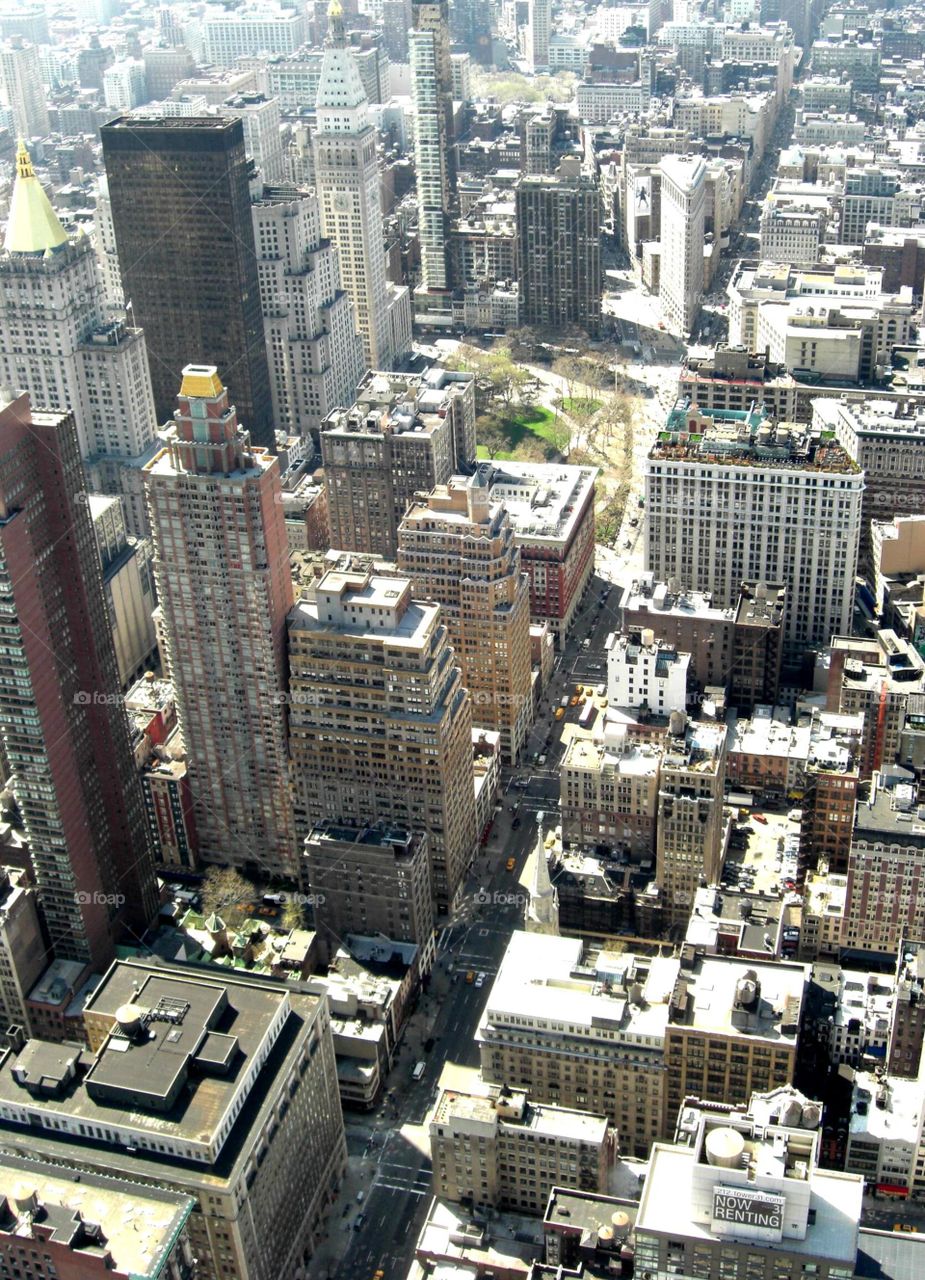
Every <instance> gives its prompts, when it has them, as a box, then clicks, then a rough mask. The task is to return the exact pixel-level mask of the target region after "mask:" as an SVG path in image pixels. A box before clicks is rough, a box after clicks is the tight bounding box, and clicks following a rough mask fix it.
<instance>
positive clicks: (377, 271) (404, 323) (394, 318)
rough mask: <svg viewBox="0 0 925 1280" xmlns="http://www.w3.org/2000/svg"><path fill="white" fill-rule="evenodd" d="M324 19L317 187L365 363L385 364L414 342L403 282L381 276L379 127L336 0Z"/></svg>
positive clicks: (392, 362)
mask: <svg viewBox="0 0 925 1280" xmlns="http://www.w3.org/2000/svg"><path fill="white" fill-rule="evenodd" d="M328 20H329V24H328V44H327V47H326V49H325V51H324V61H323V63H322V67H321V81H320V83H319V85H318V99H317V103H316V109H317V130H316V133H315V189H316V191H317V192H318V198H319V200H320V202H321V223H322V227H323V229H324V234H325V235H326V236H328V237H329V238H330V239H331V240H332V241H333V242H334V245H335V246H336V248H337V254H338V258H339V260H340V273H341V279H342V281H343V285H344V288H345V289H346V290H347V293H348V294H349V295H350V299H351V301H352V302H353V306H354V310H355V312H356V321H357V327H358V329H359V331H360V336H361V337H362V339H363V355H364V359H365V362H366V367H367V368H368V369H390V368H394V367H395V365H396V364H397V363H398V362H400V361H401V360H402V359H403V357H404V356H405V355H406V354H407V352H408V351H409V350H410V347H411V303H410V299H409V297H408V291H407V289H399V288H397V287H396V286H394V285H390V284H389V283H388V281H387V280H386V275H385V237H384V234H383V228H382V201H381V198H380V193H379V166H378V163H377V161H376V130H375V128H374V127H373V124H372V122H371V120H370V116H369V103H368V101H367V97H366V90H365V89H364V88H363V82H362V80H361V79H360V72H359V69H358V67H357V64H356V60H355V59H354V57H353V56H352V54H351V53H350V51H349V50H348V49H347V47H346V45H347V41H346V37H345V35H344V24H343V13H342V10H341V7H340V4H339V2H338V0H332V3H331V6H330V8H329V10H328Z"/></svg>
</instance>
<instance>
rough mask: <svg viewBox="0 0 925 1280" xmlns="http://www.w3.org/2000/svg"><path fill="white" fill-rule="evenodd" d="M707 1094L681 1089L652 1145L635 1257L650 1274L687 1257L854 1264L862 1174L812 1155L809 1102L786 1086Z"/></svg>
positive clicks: (711, 1269) (842, 1273)
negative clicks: (671, 1120)
mask: <svg viewBox="0 0 925 1280" xmlns="http://www.w3.org/2000/svg"><path fill="white" fill-rule="evenodd" d="M709 1096H710V1102H709V1104H706V1103H704V1104H701V1103H700V1102H699V1101H698V1095H693V1096H691V1097H689V1098H688V1099H686V1100H685V1104H684V1109H683V1111H682V1113H681V1115H680V1117H679V1122H678V1130H677V1134H676V1137H675V1142H674V1144H673V1145H669V1144H667V1143H658V1144H656V1146H655V1148H654V1149H653V1151H652V1155H651V1159H650V1165H649V1173H648V1176H647V1178H646V1184H645V1188H644V1189H643V1193H642V1198H641V1201H640V1205H639V1210H638V1213H637V1215H636V1232H635V1258H636V1266H637V1267H640V1268H645V1269H646V1270H647V1271H649V1272H650V1273H651V1275H652V1276H653V1278H655V1277H657V1278H658V1280H667V1277H668V1276H669V1275H671V1274H673V1273H675V1272H676V1270H677V1272H678V1273H682V1274H686V1275H689V1274H691V1270H692V1268H693V1267H694V1266H695V1265H699V1266H700V1267H702V1268H703V1272H704V1275H707V1276H710V1277H711V1280H712V1278H713V1277H718V1276H719V1275H720V1274H723V1275H728V1276H729V1277H730V1280H745V1277H746V1276H749V1277H753V1278H754V1280H772V1277H775V1278H777V1280H800V1277H802V1276H804V1275H807V1274H812V1275H818V1276H820V1277H824V1280H851V1277H852V1276H854V1275H856V1274H864V1271H863V1270H862V1271H860V1272H859V1271H857V1270H856V1267H859V1266H860V1265H861V1263H860V1259H861V1257H862V1256H863V1255H862V1254H859V1244H860V1243H861V1240H860V1237H861V1236H863V1235H864V1234H865V1233H863V1232H859V1230H858V1221H859V1219H860V1215H861V1201H862V1196H863V1192H864V1180H863V1178H860V1177H857V1176H851V1175H846V1174H844V1173H835V1172H830V1171H828V1170H822V1169H820V1168H819V1167H818V1166H819V1157H820V1133H819V1122H820V1119H821V1116H820V1111H819V1107H818V1105H817V1104H815V1103H811V1102H808V1101H807V1100H806V1099H804V1098H803V1097H802V1095H800V1094H798V1093H796V1092H795V1091H794V1090H792V1089H774V1090H773V1091H771V1092H770V1094H769V1095H768V1096H767V1097H764V1098H761V1097H755V1098H752V1099H751V1100H749V1098H745V1099H744V1100H743V1101H744V1104H745V1105H741V1106H738V1105H737V1106H734V1107H733V1106H728V1105H727V1106H717V1105H716V1102H715V1100H714V1098H713V1095H712V1094H711V1095H709ZM871 1234H872V1235H874V1236H875V1235H876V1233H871ZM695 1256H696V1258H697V1259H698V1260H699V1261H698V1264H695V1262H694V1258H695Z"/></svg>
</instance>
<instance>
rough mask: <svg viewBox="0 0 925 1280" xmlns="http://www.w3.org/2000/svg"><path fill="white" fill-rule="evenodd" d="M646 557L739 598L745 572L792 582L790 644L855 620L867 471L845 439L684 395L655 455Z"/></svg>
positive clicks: (666, 573) (651, 564)
mask: <svg viewBox="0 0 925 1280" xmlns="http://www.w3.org/2000/svg"><path fill="white" fill-rule="evenodd" d="M645 487H646V509H647V512H648V518H647V519H646V522H645V563H646V568H647V569H648V570H650V571H651V572H652V573H653V574H654V576H655V577H656V578H659V579H663V580H667V579H669V578H674V579H675V580H676V581H677V583H678V585H679V587H681V588H683V589H686V590H697V591H708V592H710V594H711V596H712V598H713V600H714V602H715V603H717V604H720V605H724V606H731V605H732V604H733V602H734V600H735V599H736V595H737V592H738V590H739V586H740V584H741V583H742V582H745V581H764V582H775V583H780V584H782V585H783V586H784V587H785V588H786V590H787V598H788V602H789V606H788V610H787V617H786V623H785V630H784V640H783V646H784V650H785V651H786V652H788V653H790V654H793V653H798V652H800V651H802V650H803V649H805V648H808V647H812V646H818V645H820V644H823V643H825V642H826V641H827V640H828V639H829V637H830V636H831V635H833V634H834V633H837V632H839V631H844V630H847V623H848V620H849V618H850V616H851V609H852V607H853V581H854V570H855V565H856V563H857V549H858V538H859V534H860V520H861V502H862V496H863V488H864V477H863V474H862V473H861V471H860V468H859V467H858V465H857V463H855V462H854V461H853V460H852V459H851V458H850V457H849V455H848V454H847V453H846V452H845V450H844V449H843V448H842V446H841V445H839V444H837V443H836V442H835V441H834V440H831V439H829V438H828V437H827V436H826V435H824V434H823V433H822V432H820V431H818V430H814V429H807V428H805V427H801V426H798V425H796V424H787V425H778V426H772V425H771V424H770V423H769V422H768V421H767V419H766V418H765V416H764V414H763V413H761V412H759V411H757V410H754V409H753V410H748V411H745V412H732V411H726V412H721V411H713V413H711V414H708V413H705V412H702V411H700V410H698V409H694V408H687V407H685V406H683V405H680V404H679V405H678V406H676V407H675V408H674V409H673V410H672V412H671V413H670V414H669V416H668V422H667V424H666V430H664V431H663V432H661V433H660V435H659V436H658V437H657V439H656V441H655V443H654V445H653V446H652V449H651V450H650V452H649V456H648V459H647V461H646V473H645Z"/></svg>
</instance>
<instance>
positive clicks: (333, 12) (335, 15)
mask: <svg viewBox="0 0 925 1280" xmlns="http://www.w3.org/2000/svg"><path fill="white" fill-rule="evenodd" d="M325 43H326V44H327V45H328V47H329V48H331V49H344V48H346V46H347V33H346V31H345V30H344V10H343V7H342V5H341V3H340V0H331V3H330V4H329V5H328V35H327V40H326V41H325Z"/></svg>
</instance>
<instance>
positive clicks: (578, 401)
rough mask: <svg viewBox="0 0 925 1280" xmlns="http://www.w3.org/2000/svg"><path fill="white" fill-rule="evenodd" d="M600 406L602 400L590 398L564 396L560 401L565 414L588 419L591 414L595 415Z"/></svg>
mask: <svg viewBox="0 0 925 1280" xmlns="http://www.w3.org/2000/svg"><path fill="white" fill-rule="evenodd" d="M602 404H603V401H602V400H593V399H591V397H590V396H574V397H569V396H566V397H565V398H564V399H563V401H562V408H563V409H564V410H565V412H566V413H571V414H577V415H578V416H579V417H586V418H590V417H591V415H592V413H597V411H598V409H599V408H600V407H601V405H602Z"/></svg>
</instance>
